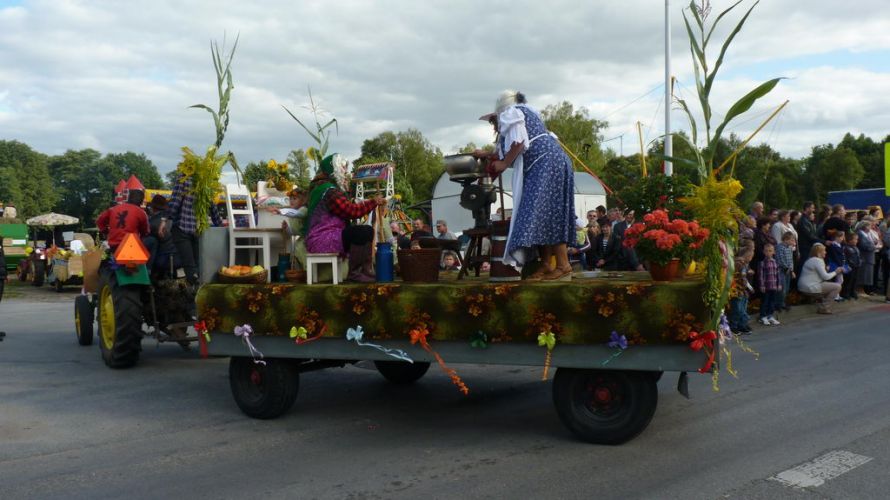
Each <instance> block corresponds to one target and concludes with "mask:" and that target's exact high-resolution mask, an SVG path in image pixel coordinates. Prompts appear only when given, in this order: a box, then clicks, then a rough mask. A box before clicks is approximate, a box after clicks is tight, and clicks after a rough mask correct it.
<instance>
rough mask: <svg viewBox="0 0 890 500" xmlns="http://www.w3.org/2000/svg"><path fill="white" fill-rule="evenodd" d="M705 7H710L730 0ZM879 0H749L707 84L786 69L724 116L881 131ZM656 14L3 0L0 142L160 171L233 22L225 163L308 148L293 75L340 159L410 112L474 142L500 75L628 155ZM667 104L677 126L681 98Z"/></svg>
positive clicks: (681, 80)
mask: <svg viewBox="0 0 890 500" xmlns="http://www.w3.org/2000/svg"><path fill="white" fill-rule="evenodd" d="M672 4H673V7H672V21H673V22H672V26H673V36H672V43H673V47H674V50H673V56H674V59H673V61H674V62H673V67H674V71H673V73H674V75H675V76H676V78H677V81H678V84H677V87H676V93H677V95H679V96H682V97H686V98H693V97H694V89H695V84H694V80H693V76H692V67H691V63H690V56H689V50H688V42H687V39H686V33H685V29H684V28H683V23H682V17H681V12H682V9H683V7H685V5H686V4H685V3H681V2H672ZM712 5H713V9H714V11H720V10H722V9H723V8H725V7H727V6H728V5H730V2H728V1H725V0H716V1H713V2H712ZM747 5H750V0H745V1H744V2H743V4H742V6H747ZM740 7H741V6H740ZM886 7H887V5H886V0H860V1H856V2H839V1H837V0H811V1H808V2H800V1H797V0H762V1H761V3H760V5H758V6H757V7H756V8H755V10H754V13H753V14H752V16H751V18H750V19H749V21H748V23H747V24H746V26H745V28H744V29H743V31H742V32H741V33H740V34H739V36H738V37H737V39H736V43H735V44H734V45H733V47H732V48H731V49H730V51H729V53H728V55H727V58H726V63H725V65H724V66H723V69H722V70H721V71H722V73H721V76H719V78H718V81H717V82H716V83H715V90H714V96H713V97H714V102H716V103H717V104H716V105H715V113H717V114H718V115H720V114H722V113H723V112H725V110H726V109H727V108H728V107H729V105H730V104H731V102H733V101H734V100H735V99H736V98H738V97H740V96H741V95H743V94H744V93H746V92H747V91H748V90H750V89H751V88H753V87H754V86H756V85H757V84H758V83H760V82H761V81H764V80H766V79H769V78H772V77H776V76H784V77H788V80H784V81H783V82H782V83H781V84H780V85H779V86H778V87H777V89H776V90H775V91H774V92H773V93H772V94H771V95H770V96H769V97H768V98H766V99H764V100H763V101H762V102H760V103H759V104H758V105H757V106H756V107H755V108H754V109H753V110H752V111H751V112H749V114H747V115H745V116H743V117H742V118H741V119H740V120H738V122H737V125H736V126H731V127H730V130H731V131H734V132H736V133H738V134H740V135H746V134H747V133H749V132H750V131H751V130H753V129H754V128H755V127H756V126H757V125H758V124H759V123H760V121H762V120H763V119H764V118H765V117H766V115H767V114H768V113H769V111H770V109H771V108H774V107H775V106H777V105H778V104H780V103H781V102H782V101H784V100H786V99H788V100H790V101H791V102H790V104H789V106H788V108H787V110H786V111H785V112H783V113H782V114H781V115H780V117H779V118H778V120H776V121H775V122H774V123H773V124H771V125H769V126H768V127H766V128H765V129H764V131H763V132H762V134H761V135H760V136H759V137H758V140H757V142H762V141H766V142H769V143H770V144H771V145H772V146H773V147H774V148H776V149H778V150H779V151H781V152H782V153H783V154H785V155H788V156H792V157H802V156H805V155H806V154H807V153H808V151H809V149H810V147H811V146H812V145H815V144H822V143H829V142H832V143H836V142H838V141H839V140H840V139H841V137H842V136H843V134H844V133H845V132H847V131H851V132H854V133H857V134H858V133H864V134H866V135H869V136H871V137H873V138H875V139H881V138H883V137H884V136H885V135H887V134H888V133H890V11H888V9H887V8H886ZM738 10H739V13H738V15H740V14H741V12H742V11H741V9H738ZM738 15H736V16H734V17H733V18H732V19H731V20H730V22H724V23H723V24H724V30H723V31H722V32H721V33H720V35H724V34H725V33H726V30H728V29H729V28H731V27H732V26H734V25H735V22H736V21H735V20H736V19H738ZM663 22H664V3H663V2H661V1H658V0H620V1H619V0H599V1H596V2H579V1H577V0H576V1H562V0H549V1H546V2H540V1H537V2H533V1H526V0H514V1H512V2H507V1H482V0H473V1H469V0H448V1H436V0H430V1H426V2H417V1H396V0H391V1H371V0H341V1H337V2H331V1H306V0H299V1H294V0H280V1H277V0H276V1H255V2H245V1H237V2H236V1H223V0H214V1H209V0H176V1H172V0H171V1H168V0H153V1H115V0H104V1H100V0H95V1H87V0H83V1H74V0H72V1H65V0H33V1H32V0H21V1H16V0H12V1H9V0H0V139H5V140H12V139H15V140H19V141H23V142H25V143H28V144H29V145H31V146H32V147H34V148H35V149H37V150H39V151H42V152H44V153H48V154H57V153H62V152H64V151H65V150H66V149H81V148H94V149H97V150H99V151H101V152H103V153H111V152H123V151H127V150H130V151H136V152H144V153H146V154H147V155H148V156H149V157H150V158H151V159H152V160H154V161H155V163H156V164H157V165H158V168H159V169H160V170H161V171H162V172H166V171H168V170H170V169H172V168H174V167H175V164H176V162H177V157H178V154H179V148H180V147H181V146H186V145H187V146H190V147H192V148H195V149H203V148H204V147H206V146H207V145H209V144H211V143H212V142H213V134H214V132H213V125H212V122H211V118H210V115H209V114H207V113H206V112H204V111H199V110H193V109H187V107H188V106H189V105H191V104H195V103H206V104H210V105H212V106H213V107H215V106H216V89H215V75H214V72H213V67H212V63H211V59H210V50H209V44H210V41H211V40H220V41H221V40H222V39H223V37H224V36H227V39H228V42H229V44H231V41H232V39H233V38H234V35H236V34H240V42H239V45H238V50H237V52H236V54H235V60H234V64H233V68H234V81H235V87H236V88H235V90H234V93H233V97H232V99H233V100H232V104H231V120H232V121H231V124H230V127H229V131H228V134H227V136H226V141H225V144H224V148H227V149H231V150H233V151H234V152H235V153H236V155H237V156H238V158H239V159H240V160H241V162H242V163H247V162H249V161H254V160H259V159H264V158H273V157H274V158H278V159H283V158H285V157H286V155H287V152H288V151H289V150H291V149H296V148H306V147H308V146H311V145H312V143H311V142H310V140H309V138H308V137H307V136H306V134H305V133H303V132H302V130H301V129H300V128H299V126H298V125H297V124H296V123H295V122H294V121H293V120H292V119H291V118H290V117H289V116H287V114H286V113H285V112H284V110H282V108H281V106H282V105H284V106H287V107H288V108H290V109H291V110H293V111H295V112H297V114H298V116H301V117H304V118H305V119H307V120H309V119H311V117H310V115H308V113H307V112H306V111H305V110H304V109H303V108H302V107H301V106H303V105H305V104H307V103H308V94H307V86H311V88H312V92H313V94H314V96H315V97H316V98H317V99H318V100H319V101H320V102H321V105H322V107H323V108H324V109H325V110H327V111H328V112H329V113H330V116H334V117H336V118H337V120H338V121H339V124H340V130H339V135H337V136H335V137H333V139H332V151H340V152H342V153H345V154H347V155H348V156H350V157H355V156H357V155H358V152H359V149H360V147H361V143H362V141H363V140H364V139H367V138H370V137H373V136H375V135H376V134H378V133H380V132H383V131H386V130H394V131H398V130H405V129H407V128H409V127H413V128H417V129H419V130H420V131H421V132H423V134H424V135H425V136H426V137H427V138H429V139H430V140H431V141H432V142H433V143H434V144H436V145H438V146H439V147H440V148H441V149H442V150H443V151H444V152H445V153H448V152H451V151H453V150H455V149H456V148H457V147H459V146H461V145H463V144H466V143H467V142H469V141H474V142H476V143H477V144H482V143H485V142H487V141H489V140H490V139H491V134H490V131H489V128H488V126H487V125H485V124H483V123H481V122H478V121H477V120H476V119H477V118H478V116H479V115H481V114H483V113H485V112H488V111H489V110H491V108H492V107H493V105H494V101H495V99H496V97H497V95H498V94H499V93H500V92H501V91H502V90H503V89H505V88H516V89H519V90H522V91H523V92H525V93H526V94H527V95H528V96H529V100H530V101H531V103H532V104H533V105H535V106H538V107H544V106H546V105H547V104H553V103H557V102H559V101H562V100H568V101H570V102H572V103H574V104H575V105H578V106H585V107H587V108H588V109H589V110H590V112H591V115H592V116H594V117H596V118H599V119H603V120H606V121H608V122H609V128H608V129H607V130H606V131H605V132H604V136H605V138H606V139H610V138H613V137H619V136H620V137H621V139H615V140H613V141H610V142H608V143H607V144H606V146H608V147H611V148H613V149H614V150H616V151H619V149H622V148H623V151H624V153H625V154H630V153H632V152H633V150H634V148H635V147H638V138H637V135H636V127H635V123H636V122H637V121H640V122H642V123H643V133H644V136H645V138H646V140H647V141H649V140H652V139H654V138H656V137H657V136H658V135H659V134H660V133H663V131H664V107H663V105H662V103H663V87H662V86H661V84H662V82H663V79H664V76H663V71H664V70H663V64H664V40H663V39H664V34H663V33H664V32H663ZM719 38H721V39H722V36H720V37H719ZM715 48H716V47H715ZM715 57H716V54H714V55H712V60H713V59H714V58H715ZM672 117H673V122H674V124H675V125H674V128H684V126H685V120H684V119H683V116H682V115H681V113H679V112H677V111H674V112H673V114H672Z"/></svg>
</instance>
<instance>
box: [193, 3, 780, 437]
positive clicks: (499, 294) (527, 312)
mask: <svg viewBox="0 0 890 500" xmlns="http://www.w3.org/2000/svg"><path fill="white" fill-rule="evenodd" d="M733 7H735V5H734V6H733ZM733 7H730V9H727V11H724V12H723V13H721V14H720V15H719V16H717V18H716V21H715V22H714V23H712V24H711V25H710V27H709V28H707V29H706V26H705V24H706V22H707V20H708V14H709V13H708V10H709V9H705V8H704V7H702V8H698V7H697V6H696V5H695V4H694V3H692V4H690V6H689V11H690V12H691V13H692V17H693V20H692V21H690V20H689V19H687V20H686V21H687V23H686V24H687V27H688V28H689V29H688V32H689V37H690V43H691V46H692V50H691V52H692V55H693V62H694V65H695V67H696V68H697V70H698V71H697V73H696V75H697V79H698V80H699V82H698V85H697V88H698V90H699V96H698V97H699V101H700V102H701V104H702V107H703V110H704V111H703V114H704V120H703V122H700V123H703V125H704V129H705V130H704V133H703V134H702V135H703V142H704V144H703V145H700V144H698V142H699V138H698V129H697V126H696V122H695V120H694V119H693V114H692V113H691V111H690V109H689V107H688V105H687V103H686V102H685V101H683V100H682V99H675V102H676V103H677V105H678V106H679V107H680V108H681V109H682V110H684V111H685V112H686V113H687V114H688V116H689V118H690V129H691V133H692V138H691V139H689V138H686V137H685V136H682V135H677V136H676V137H677V138H678V139H680V140H685V141H687V142H688V143H689V145H690V146H691V150H692V151H693V152H694V155H695V158H694V159H688V158H686V159H681V158H670V157H668V158H667V159H668V160H672V161H676V162H688V163H690V164H692V165H693V166H694V167H695V170H696V171H697V172H698V179H697V182H696V183H694V185H692V186H691V187H690V188H689V189H688V190H687V191H688V193H689V194H687V195H685V196H682V197H678V198H679V199H678V200H677V201H678V202H679V203H681V204H682V206H683V210H682V211H677V212H676V213H673V214H669V213H667V211H664V210H658V209H657V208H658V207H657V204H658V202H659V200H663V199H666V198H668V197H670V196H671V195H672V194H673V193H671V192H665V193H655V195H656V196H655V197H654V198H653V200H652V203H651V204H650V206H654V207H656V209H655V210H653V211H652V212H651V213H648V214H646V215H644V216H643V218H642V219H643V222H641V223H639V225H638V226H632V227H631V228H630V229H628V231H629V233H630V234H629V237H628V239H627V243H626V245H627V246H630V247H636V249H637V250H638V251H639V252H640V253H641V254H642V255H643V257H644V258H645V259H646V260H647V261H648V262H649V268H650V272H651V274H650V273H649V272H617V273H601V274H600V275H599V276H598V277H587V276H585V275H584V274H583V273H576V275H575V276H574V279H573V280H572V281H570V282H525V281H514V280H512V279H511V280H507V281H504V280H502V279H495V280H492V279H491V278H492V276H490V275H489V276H486V274H485V273H482V274H481V275H480V274H478V273H476V276H464V275H463V274H461V275H459V277H460V278H462V279H452V280H439V281H433V282H430V283H416V282H408V281H394V282H389V283H374V284H339V285H334V284H316V285H302V284H270V285H247V284H245V285H222V284H207V285H204V286H202V287H201V289H200V290H199V292H198V296H197V308H198V309H197V310H198V314H199V318H200V321H199V322H198V325H197V329H198V330H199V337H200V343H201V352H202V354H203V355H206V356H229V357H230V358H231V359H230V364H229V381H230V387H231V390H232V394H233V396H234V399H235V402H236V403H237V405H238V406H239V407H240V408H241V410H242V411H243V412H244V413H246V414H247V415H249V416H251V417H255V418H261V419H268V418H274V417H277V416H279V415H281V414H283V413H285V412H286V411H288V409H289V408H290V407H291V406H292V405H293V403H294V401H295V400H296V397H297V392H298V389H299V374H300V373H302V372H306V371H311V370H317V369H321V368H327V367H332V366H344V365H346V364H350V363H355V362H357V361H360V360H372V361H373V362H374V364H375V366H376V367H377V369H378V370H379V371H380V373H381V374H382V375H383V376H384V377H385V378H386V379H388V380H390V381H391V382H394V383H397V384H407V383H411V382H414V381H416V380H418V379H420V378H421V377H422V376H423V375H424V374H425V373H426V372H427V370H428V369H429V368H430V366H431V365H434V364H435V365H438V367H439V368H440V369H441V370H442V371H443V372H444V373H445V374H446V375H447V376H448V377H449V378H450V379H451V381H452V382H453V383H454V385H455V388H456V389H457V390H458V391H459V392H460V393H462V394H464V395H469V397H472V394H473V386H474V382H475V381H474V380H468V379H465V378H462V377H461V376H460V374H459V365H461V364H465V363H473V364H482V365H489V364H490V365H527V366H541V367H542V370H541V378H542V379H543V380H548V379H549V378H550V376H551V374H552V379H553V382H552V383H553V400H554V404H555V407H556V411H557V413H558V415H559V417H560V419H561V420H562V422H563V423H564V424H565V425H566V427H567V428H568V429H569V430H571V431H572V432H573V433H574V434H575V435H576V436H578V437H579V438H580V439H582V440H585V441H589V442H593V443H605V444H618V443H622V442H625V441H627V440H629V439H631V438H633V437H634V436H636V435H637V434H639V433H640V432H642V430H643V429H645V428H646V426H647V425H648V423H649V422H650V420H651V419H652V417H653V415H654V413H655V409H656V406H657V402H658V391H657V385H656V383H657V381H658V380H659V379H660V378H661V377H662V374H663V373H664V372H675V373H679V379H678V381H677V388H678V390H679V391H680V392H681V393H683V394H684V395H686V394H688V388H687V375H686V374H687V373H688V372H698V373H702V374H706V375H708V376H710V377H711V380H712V386H713V388H714V390H719V373H720V368H721V363H722V366H723V367H725V369H726V371H727V372H729V373H731V374H733V375H734V374H735V371H734V369H733V367H732V352H733V350H741V351H746V352H749V353H752V354H754V353H753V352H752V351H751V350H750V349H749V348H748V347H747V346H745V345H744V344H743V343H742V342H741V341H740V340H738V339H737V338H736V337H734V336H733V335H732V333H731V332H730V331H729V328H728V325H727V323H726V317H725V315H724V314H723V311H724V308H725V306H726V304H727V301H728V298H729V291H730V287H731V284H732V275H733V273H734V266H733V257H734V249H735V245H736V241H737V237H738V225H737V220H738V217H739V216H740V215H741V212H740V210H739V208H738V206H737V204H736V201H735V200H736V197H737V196H738V194H739V193H740V192H741V189H742V186H741V184H740V183H739V182H738V181H737V180H735V179H734V178H733V176H732V166H731V160H732V158H733V157H734V156H735V154H737V152H738V150H737V151H735V152H734V153H733V154H732V155H730V157H729V158H728V159H727V160H726V161H724V162H723V163H722V164H720V165H715V160H714V157H715V152H716V149H717V148H716V144H717V142H718V141H719V140H720V137H721V134H722V132H723V130H724V129H725V127H726V125H727V124H728V123H729V122H730V121H731V120H733V119H734V118H735V117H737V116H739V115H740V114H742V113H744V112H745V111H747V110H748V109H750V108H751V106H752V105H753V104H754V102H755V101H756V100H757V99H759V98H761V97H763V96H764V95H766V94H767V93H768V92H769V91H770V90H772V88H773V87H775V85H776V84H777V82H778V81H779V79H773V80H769V81H767V82H765V83H763V84H761V85H760V86H758V87H756V88H755V89H754V90H752V91H751V92H749V93H748V94H747V95H745V96H744V97H742V98H741V99H739V100H738V101H737V102H736V103H734V104H733V105H732V106H731V107H730V108H729V110H728V111H727V113H726V115H725V117H724V120H723V121H722V123H720V124H719V125H718V126H717V127H715V128H714V129H712V127H711V116H712V113H711V104H710V102H709V93H710V91H711V87H712V84H713V81H714V78H715V75H716V72H717V69H718V68H719V67H720V65H721V63H722V59H723V54H724V53H725V51H726V47H727V46H728V45H729V43H730V42H731V40H732V38H733V37H734V36H735V34H736V33H737V32H738V31H739V29H740V28H741V26H742V24H743V23H744V21H745V19H746V18H747V17H748V14H749V13H750V10H749V11H748V14H745V16H744V17H743V18H742V21H741V22H739V23H738V25H737V26H736V29H735V30H734V31H733V32H732V34H731V35H730V36H729V37H728V38H727V39H726V40H725V41H724V44H723V48H722V50H721V53H720V58H719V60H718V62H717V64H716V65H714V66H709V65H708V64H707V61H706V52H707V49H708V46H707V45H708V41H709V38H710V37H709V36H706V34H707V33H710V32H711V30H712V29H713V25H714V24H716V22H717V21H719V20H720V19H721V18H722V17H724V15H725V14H726V13H727V12H728V11H729V10H731V9H732V8H733ZM752 8H753V7H752ZM693 26H695V27H696V28H697V29H695V28H693ZM761 127H762V126H761ZM749 140H750V138H749V139H748V141H749ZM748 141H745V143H743V145H742V147H744V145H745V144H747V142H748ZM740 149H741V148H740ZM727 165H730V167H729V168H726V169H724V167H726V166H727ZM444 167H445V168H444V170H446V172H448V173H449V175H451V177H452V178H451V179H450V180H452V181H455V182H458V183H460V184H461V185H462V194H461V202H462V203H461V206H462V207H464V208H466V209H467V210H470V211H472V212H473V216H474V219H475V220H476V221H477V224H476V226H475V227H474V228H470V229H468V231H467V232H468V233H471V234H472V233H473V231H476V232H482V233H485V232H486V231H488V232H487V233H485V234H487V235H488V236H489V237H492V238H493V239H495V237H497V236H499V235H498V233H497V232H494V231H495V229H494V228H495V226H496V225H497V221H495V222H494V223H487V219H488V217H486V215H487V214H489V213H490V205H491V203H493V202H494V201H495V199H496V198H497V196H496V193H497V187H496V186H494V185H493V183H492V182H491V179H486V178H485V176H484V175H479V176H476V175H473V172H476V171H478V172H484V171H486V169H485V168H484V167H482V168H480V169H478V170H474V166H469V167H468V168H469V172H470V173H471V175H469V177H462V176H461V175H460V174H462V173H466V172H457V171H454V170H451V171H449V168H448V167H449V165H448V164H446V165H445V166H444ZM661 185H666V186H671V185H672V183H670V182H661ZM684 214H688V217H690V218H689V219H688V220H687V219H684V218H683V217H682V216H683V215H684ZM480 221H482V222H483V223H482V224H481V227H480V224H479V222H480ZM501 223H502V225H503V221H501ZM492 243H494V241H493V242H492ZM492 246H493V248H494V245H492ZM471 247H472V242H471ZM492 254H493V255H492V256H491V257H490V258H492V264H495V263H496V261H497V259H498V257H497V255H496V251H495V250H494V249H493V251H492ZM693 262H694V265H693ZM660 266H666V267H668V268H669V269H668V271H667V272H666V273H664V274H661V273H659V272H657V271H656V268H657V267H660ZM671 268H673V269H671ZM677 268H682V269H684V270H687V271H691V270H693V269H695V271H693V272H687V273H686V275H685V276H683V277H682V278H677V277H672V272H671V270H673V271H676V269H677ZM653 271H654V272H653ZM495 278H503V276H497V277H495ZM755 355H756V354H755Z"/></svg>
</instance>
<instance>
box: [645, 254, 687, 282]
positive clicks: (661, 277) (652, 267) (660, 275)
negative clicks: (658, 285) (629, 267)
mask: <svg viewBox="0 0 890 500" xmlns="http://www.w3.org/2000/svg"><path fill="white" fill-rule="evenodd" d="M679 267H680V259H671V261H670V262H668V263H667V264H665V265H661V264H656V263H655V262H650V263H649V274H651V275H652V279H653V280H655V281H671V280H672V279H674V278H676V277H677V269H679Z"/></svg>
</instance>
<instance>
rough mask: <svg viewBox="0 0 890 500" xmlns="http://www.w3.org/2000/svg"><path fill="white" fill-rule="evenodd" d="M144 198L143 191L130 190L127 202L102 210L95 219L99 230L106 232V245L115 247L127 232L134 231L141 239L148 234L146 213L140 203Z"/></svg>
mask: <svg viewBox="0 0 890 500" xmlns="http://www.w3.org/2000/svg"><path fill="white" fill-rule="evenodd" d="M143 200H145V191H138V190H135V189H134V190H130V194H129V195H128V196H127V202H126V203H121V204H120V205H115V206H113V207H111V208H109V209H108V210H106V211H104V212H102V214H101V215H99V218H98V219H96V227H98V228H99V232H100V233H102V234H107V238H108V246H110V247H111V250H112V251H114V249H116V248H117V246H118V245H120V244H121V242H122V241H123V240H124V236H126V235H127V233H135V234H136V236H139V238H140V239H141V238H142V237H144V236H148V215H146V214H145V210H143V209H142V207H141V205H142V202H143Z"/></svg>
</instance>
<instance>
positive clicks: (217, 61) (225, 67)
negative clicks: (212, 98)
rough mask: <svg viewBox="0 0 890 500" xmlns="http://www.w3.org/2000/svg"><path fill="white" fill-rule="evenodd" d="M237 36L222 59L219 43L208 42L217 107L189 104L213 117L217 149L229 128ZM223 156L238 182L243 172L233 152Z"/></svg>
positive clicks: (215, 147) (215, 146)
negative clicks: (214, 79)
mask: <svg viewBox="0 0 890 500" xmlns="http://www.w3.org/2000/svg"><path fill="white" fill-rule="evenodd" d="M239 38H240V35H239V36H236V37H235V43H234V44H233V45H232V50H230V51H229V54H228V56H227V57H225V59H223V52H222V51H221V50H220V47H219V44H218V43H216V42H210V56H211V57H212V58H213V69H214V70H215V71H216V90H217V97H218V108H217V109H213V108H211V107H210V106H208V105H206V104H193V105H191V106H189V107H190V108H197V109H203V110H205V111H207V112H208V113H210V115H211V116H212V117H213V125H214V127H215V128H216V142H215V143H214V145H213V147H214V149H215V150H219V149H220V148H221V147H222V143H223V139H224V138H225V136H226V130H227V129H228V128H229V100H230V99H231V96H232V89H234V88H235V86H234V85H233V83H232V59H233V58H234V56H235V49H237V48H238V39H239ZM223 43H225V42H223ZM224 156H225V159H226V163H228V164H230V165H232V168H233V169H234V170H235V175H236V176H237V178H238V182H239V183H240V182H241V177H242V175H243V174H242V172H241V167H240V166H239V165H238V161H237V160H236V159H235V154H234V153H233V152H231V151H228V152H226V153H225V154H224ZM217 180H218V179H217Z"/></svg>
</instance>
